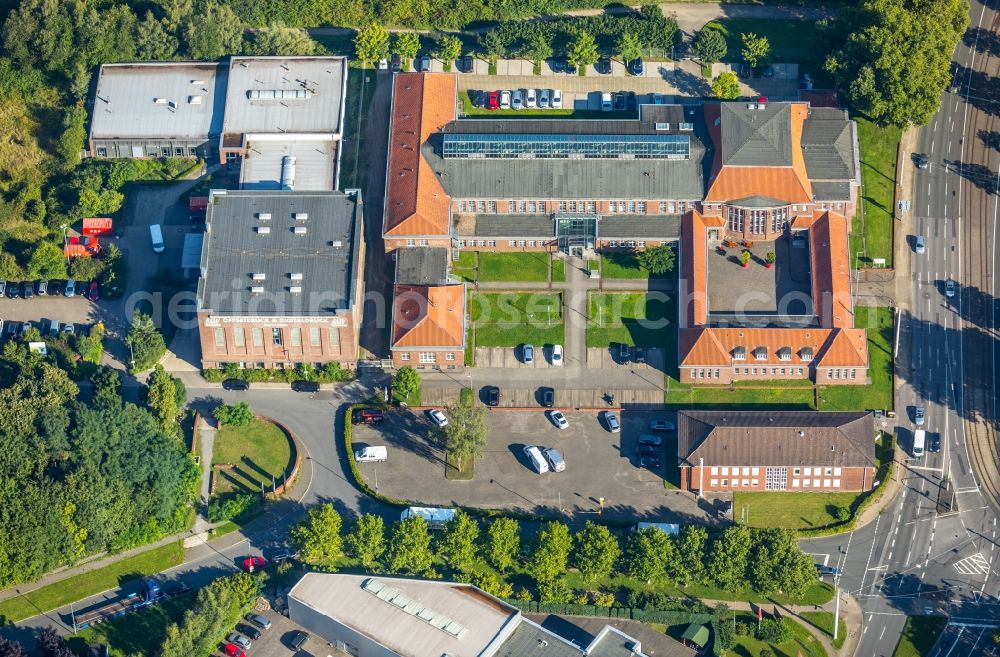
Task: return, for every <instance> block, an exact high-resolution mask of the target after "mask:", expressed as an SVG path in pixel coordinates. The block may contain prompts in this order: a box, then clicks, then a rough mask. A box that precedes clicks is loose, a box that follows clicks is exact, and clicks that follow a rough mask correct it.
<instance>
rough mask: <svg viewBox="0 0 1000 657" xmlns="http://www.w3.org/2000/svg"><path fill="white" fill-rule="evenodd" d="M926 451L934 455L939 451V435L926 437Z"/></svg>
mask: <svg viewBox="0 0 1000 657" xmlns="http://www.w3.org/2000/svg"><path fill="white" fill-rule="evenodd" d="M927 451H928V452H935V453H936V452H940V451H941V436H940V435H939V434H936V433H934V434H931V435H930V436H928V438H927Z"/></svg>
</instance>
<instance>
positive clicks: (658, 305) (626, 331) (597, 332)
mask: <svg viewBox="0 0 1000 657" xmlns="http://www.w3.org/2000/svg"><path fill="white" fill-rule="evenodd" d="M587 304H588V308H589V314H590V319H589V320H588V321H587V346H588V347H607V346H608V345H610V344H612V343H624V344H627V345H629V346H634V345H638V346H641V347H664V348H665V349H667V350H668V351H669V352H670V353H673V350H674V340H673V339H672V336H673V335H675V330H676V327H675V325H674V324H675V317H676V316H677V304H676V303H675V300H674V297H670V298H669V299H667V300H664V299H663V294H662V293H654V294H647V293H645V292H609V293H597V292H591V293H590V296H589V299H588V300H587ZM667 361H668V362H673V359H672V358H668V359H667Z"/></svg>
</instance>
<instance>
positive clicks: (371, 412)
mask: <svg viewBox="0 0 1000 657" xmlns="http://www.w3.org/2000/svg"><path fill="white" fill-rule="evenodd" d="M351 420H352V421H353V422H354V424H382V422H384V421H385V411H383V410H382V409H379V408H363V409H361V410H360V411H358V412H357V413H354V414H353V415H352V416H351Z"/></svg>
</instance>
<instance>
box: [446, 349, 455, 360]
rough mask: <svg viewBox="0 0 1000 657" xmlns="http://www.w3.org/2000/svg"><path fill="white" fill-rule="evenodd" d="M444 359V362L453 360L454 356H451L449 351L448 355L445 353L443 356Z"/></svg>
mask: <svg viewBox="0 0 1000 657" xmlns="http://www.w3.org/2000/svg"><path fill="white" fill-rule="evenodd" d="M444 359H445V360H455V354H453V353H452V352H450V351H449V352H448V353H446V354H445V355H444Z"/></svg>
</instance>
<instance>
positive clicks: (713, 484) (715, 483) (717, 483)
mask: <svg viewBox="0 0 1000 657" xmlns="http://www.w3.org/2000/svg"><path fill="white" fill-rule="evenodd" d="M718 485H719V480H718V479H713V480H712V488H715V487H716V486H718Z"/></svg>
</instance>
